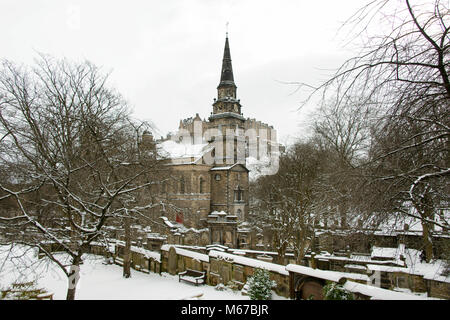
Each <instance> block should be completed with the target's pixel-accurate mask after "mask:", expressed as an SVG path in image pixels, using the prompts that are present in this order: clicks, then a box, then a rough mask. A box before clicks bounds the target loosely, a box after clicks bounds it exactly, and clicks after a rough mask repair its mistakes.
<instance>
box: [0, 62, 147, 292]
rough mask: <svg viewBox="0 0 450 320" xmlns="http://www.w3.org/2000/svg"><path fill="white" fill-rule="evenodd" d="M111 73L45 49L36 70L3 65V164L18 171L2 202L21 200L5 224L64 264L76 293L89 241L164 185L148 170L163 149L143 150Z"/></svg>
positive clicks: (3, 186) (0, 187)
mask: <svg viewBox="0 0 450 320" xmlns="http://www.w3.org/2000/svg"><path fill="white" fill-rule="evenodd" d="M107 79H108V76H107V75H106V76H105V75H102V73H101V71H100V70H99V69H98V68H97V67H96V66H94V65H92V64H91V63H89V62H82V63H71V62H68V61H67V60H57V59H54V58H51V57H48V56H44V55H41V56H40V57H39V58H38V59H37V63H36V65H35V66H34V67H31V68H29V67H25V66H17V65H15V64H13V63H12V62H9V61H3V63H2V69H1V71H0V135H1V136H2V137H4V138H3V139H2V140H1V148H2V150H4V151H5V153H4V154H2V158H1V166H2V168H5V169H12V170H13V171H11V172H12V173H13V174H10V175H9V176H6V177H5V178H4V179H2V180H1V181H0V191H1V195H0V201H1V202H2V203H3V202H4V201H10V202H11V201H12V200H13V203H14V206H13V208H10V212H9V214H8V215H2V216H1V217H0V224H1V225H2V226H3V227H5V228H8V230H10V231H11V232H10V233H9V240H10V241H13V242H22V243H26V244H29V245H31V246H36V247H38V248H39V249H40V251H41V252H43V253H45V254H46V255H47V257H48V258H49V259H50V260H51V261H53V262H54V263H56V264H57V265H58V266H59V267H60V268H61V270H62V271H63V272H64V273H65V274H66V276H67V277H68V280H69V286H68V291H67V299H74V298H75V292H76V281H73V280H74V279H77V278H78V277H79V271H78V270H79V266H80V264H81V263H82V260H83V254H84V253H86V252H87V251H88V250H89V245H90V243H92V242H93V241H99V240H100V239H102V237H103V236H104V233H103V229H104V226H105V224H106V223H107V221H108V220H110V219H114V218H117V217H120V216H126V213H127V211H128V212H129V211H132V210H133V208H134V207H133V206H132V204H133V201H129V202H127V199H132V198H133V197H134V195H135V194H136V193H137V192H138V191H140V190H142V189H144V188H146V187H147V186H149V185H152V184H154V183H155V181H153V180H151V179H148V178H144V177H146V176H147V174H148V173H149V172H150V171H151V170H152V169H153V168H154V166H155V161H154V160H153V159H154V157H153V156H147V157H140V154H141V153H139V150H137V149H136V146H137V142H136V137H135V135H133V134H132V133H133V130H134V129H133V127H132V126H131V121H130V117H129V111H128V109H127V106H126V103H125V101H124V100H123V98H122V97H121V96H120V94H119V93H117V92H116V91H114V90H113V89H110V88H109V87H108V86H107ZM131 169H132V170H131ZM141 207H142V205H141ZM13 209H15V210H14V212H13V213H11V210H13ZM25 231H26V232H25ZM48 242H51V243H53V244H57V245H58V246H59V247H60V249H61V250H62V251H63V252H65V253H66V254H67V255H68V256H69V257H70V260H69V262H68V263H66V261H64V260H63V259H61V258H60V255H55V254H54V253H53V252H52V250H51V249H50V248H49V246H47V245H46V244H47V243H48Z"/></svg>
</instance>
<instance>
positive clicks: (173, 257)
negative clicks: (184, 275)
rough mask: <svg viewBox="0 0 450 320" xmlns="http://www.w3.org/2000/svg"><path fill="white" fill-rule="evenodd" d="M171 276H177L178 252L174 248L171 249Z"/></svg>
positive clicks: (169, 263) (169, 264)
mask: <svg viewBox="0 0 450 320" xmlns="http://www.w3.org/2000/svg"><path fill="white" fill-rule="evenodd" d="M167 271H168V272H169V274H172V275H174V274H177V251H176V250H175V248H174V247H170V249H169V258H168V270H167Z"/></svg>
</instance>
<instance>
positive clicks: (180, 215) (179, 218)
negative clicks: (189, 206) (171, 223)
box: [175, 212, 184, 223]
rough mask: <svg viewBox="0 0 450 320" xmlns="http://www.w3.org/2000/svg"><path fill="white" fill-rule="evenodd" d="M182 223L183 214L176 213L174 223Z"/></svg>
mask: <svg viewBox="0 0 450 320" xmlns="http://www.w3.org/2000/svg"><path fill="white" fill-rule="evenodd" d="M183 221H184V217H183V213H182V212H178V213H177V217H176V219H175V222H178V223H183Z"/></svg>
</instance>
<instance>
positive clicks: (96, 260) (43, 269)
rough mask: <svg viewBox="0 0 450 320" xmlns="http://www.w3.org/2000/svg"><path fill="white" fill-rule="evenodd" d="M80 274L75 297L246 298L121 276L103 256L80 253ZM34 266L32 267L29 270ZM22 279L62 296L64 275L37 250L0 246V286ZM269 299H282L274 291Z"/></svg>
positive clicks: (150, 277) (157, 278) (172, 279)
mask: <svg viewBox="0 0 450 320" xmlns="http://www.w3.org/2000/svg"><path fill="white" fill-rule="evenodd" d="M84 258H85V262H84V264H83V265H82V266H81V270H80V273H81V276H80V280H79V282H78V285H77V291H76V299H79V300H91V299H96V300H112V299H115V300H130V299H132V300H179V299H196V296H197V297H198V299H202V300H248V299H249V297H248V296H243V295H242V294H241V293H240V291H232V290H231V289H229V288H225V290H217V289H216V288H215V287H212V286H208V285H201V286H198V287H196V286H195V285H192V284H189V283H185V282H178V276H172V275H169V274H167V273H162V274H161V275H159V274H155V273H150V274H146V273H143V272H139V271H136V270H131V273H132V275H131V278H128V279H125V278H123V277H122V268H121V267H120V266H118V265H110V264H103V262H104V258H103V257H100V256H94V255H86V256H84ZM32 270H35V271H32ZM18 278H19V279H20V280H21V281H22V282H25V281H30V280H36V281H37V283H38V286H39V287H43V288H45V289H47V290H48V291H51V292H53V293H54V299H57V300H59V299H65V297H66V293H67V277H66V276H65V274H64V273H63V272H62V271H61V270H60V269H59V267H57V266H55V265H54V264H52V263H48V261H46V260H45V259H41V260H37V252H36V251H35V250H28V251H26V252H24V250H23V247H20V248H15V250H13V252H12V253H11V254H9V247H8V246H1V247H0V289H3V288H6V287H8V286H9V285H10V284H11V283H12V282H14V281H16V279H18ZM273 299H285V298H283V297H279V296H277V295H276V294H275V293H274V295H273Z"/></svg>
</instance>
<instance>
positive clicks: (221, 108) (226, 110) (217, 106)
mask: <svg viewBox="0 0 450 320" xmlns="http://www.w3.org/2000/svg"><path fill="white" fill-rule="evenodd" d="M236 88H237V87H236V84H235V83H234V76H233V67H232V65H231V53H230V44H229V41H228V34H227V36H226V38H225V49H224V52H223V59H222V72H221V74H220V83H219V86H218V87H217V99H214V103H213V114H212V116H211V117H212V119H214V118H216V115H220V117H228V116H231V117H238V118H239V119H240V118H241V117H242V114H241V104H240V102H239V100H237V99H236ZM210 119H211V118H210ZM242 120H243V117H242Z"/></svg>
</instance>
